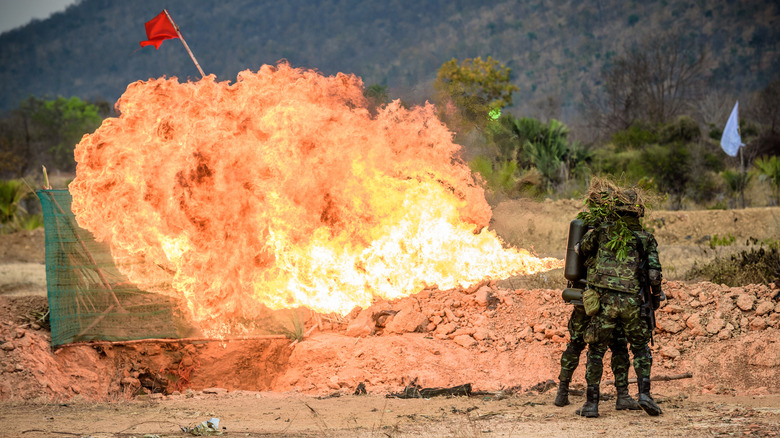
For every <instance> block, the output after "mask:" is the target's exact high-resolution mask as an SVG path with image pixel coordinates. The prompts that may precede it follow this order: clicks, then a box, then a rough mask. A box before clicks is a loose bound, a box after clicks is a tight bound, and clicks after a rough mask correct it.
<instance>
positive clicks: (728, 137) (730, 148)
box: [720, 101, 745, 157]
mask: <svg viewBox="0 0 780 438" xmlns="http://www.w3.org/2000/svg"><path fill="white" fill-rule="evenodd" d="M738 106H739V101H737V103H735V104H734V109H733V110H731V115H730V116H729V121H728V122H726V127H725V128H724V129H723V137H721V138H720V147H722V148H723V151H724V152H726V154H728V155H729V156H730V157H736V156H737V152H738V151H739V147H740V146H745V144H744V143H742V139H741V138H740V137H739V118H738V117H737V107H738Z"/></svg>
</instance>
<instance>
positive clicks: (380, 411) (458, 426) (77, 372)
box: [0, 201, 780, 437]
mask: <svg viewBox="0 0 780 438" xmlns="http://www.w3.org/2000/svg"><path fill="white" fill-rule="evenodd" d="M578 210H579V203H577V202H573V201H559V202H554V203H553V202H546V203H540V204H537V203H531V202H530V201H511V202H506V203H503V204H501V205H499V206H498V207H497V208H496V209H495V212H494V220H493V221H492V224H491V226H492V228H493V229H495V230H496V231H497V232H498V233H499V234H500V235H501V236H502V237H503V238H504V239H505V240H506V241H507V242H509V243H510V244H514V245H517V246H521V247H526V248H529V249H531V250H532V251H534V252H535V253H536V254H537V255H540V256H554V257H562V256H563V249H564V246H565V240H566V230H567V226H568V222H569V221H570V219H571V218H572V217H573V216H574V215H575V214H576V212H577V211H578ZM648 219H650V220H653V221H655V222H653V224H654V227H655V232H656V236H657V237H658V240H659V243H660V251H661V261H662V263H664V267H665V269H664V272H665V276H666V279H667V280H672V281H667V282H666V283H665V285H664V287H665V290H666V291H667V294H668V295H669V297H670V300H669V301H668V302H666V303H665V304H664V307H662V309H661V310H660V311H659V312H658V320H659V330H658V333H657V335H656V339H655V341H656V342H655V345H654V346H653V351H654V358H655V362H654V370H653V375H654V376H655V377H661V378H663V377H664V376H666V377H669V376H678V377H679V376H681V375H686V373H689V374H690V376H691V377H689V378H683V379H679V380H670V381H657V382H655V383H654V384H653V394H654V397H655V398H656V400H657V401H658V402H659V404H660V406H661V407H662V409H664V414H663V415H662V416H660V417H655V418H654V417H649V416H647V415H646V414H645V413H644V412H642V411H639V412H617V411H615V410H614V404H613V403H614V398H612V397H614V389H613V388H612V387H611V385H610V384H608V382H606V380H609V379H611V378H612V376H611V374H610V373H609V372H606V373H605V376H604V381H605V382H604V384H603V385H602V388H603V392H604V395H605V397H604V399H603V400H602V403H601V405H600V412H601V417H600V418H598V419H585V418H580V417H577V416H575V415H574V414H573V411H574V409H575V408H576V407H577V406H579V405H581V404H582V403H583V402H584V397H582V396H581V395H579V394H578V395H573V396H572V397H571V399H572V405H571V406H567V407H564V408H558V407H555V406H553V405H552V399H553V397H554V387H553V383H551V381H553V380H554V379H556V377H557V372H558V365H557V361H558V360H559V358H560V353H561V352H562V351H563V349H564V348H565V342H566V336H567V335H566V328H565V324H566V320H567V317H568V314H569V312H570V311H571V308H570V307H568V305H566V304H565V303H563V302H562V301H561V300H560V285H561V284H562V282H563V280H562V278H561V277H562V275H561V273H560V271H551V272H548V273H545V274H538V275H535V276H532V277H525V278H513V279H504V280H501V281H496V282H493V283H486V284H483V285H480V287H474V288H471V289H470V290H460V289H456V290H451V291H437V290H426V291H422V292H421V293H419V294H416V295H414V296H412V297H408V298H405V299H402V300H396V301H393V302H380V303H376V304H375V306H373V307H372V308H370V309H366V310H365V311H364V312H361V314H362V315H361V314H353V315H349V316H348V317H347V318H344V319H343V320H338V321H326V322H325V323H323V322H322V319H319V320H318V319H317V318H316V317H315V316H314V315H309V317H308V319H307V322H306V327H307V330H312V331H311V333H310V336H309V337H307V338H306V339H304V340H303V341H302V342H297V343H294V342H291V341H290V340H287V339H268V340H255V341H245V342H242V341H236V342H224V343H214V342H193V343H191V344H187V345H182V344H178V343H139V344H127V345H92V346H68V347H63V348H60V349H58V350H57V351H52V350H51V348H50V347H49V342H50V334H49V333H48V332H47V331H46V329H45V327H40V325H39V324H38V322H37V321H36V318H37V316H38V315H40V314H42V313H45V311H46V309H47V303H46V299H45V298H44V297H45V281H44V280H43V279H44V278H45V266H44V265H43V233H42V231H41V230H38V231H33V232H22V233H16V234H14V235H10V236H0V401H2V403H0V421H2V424H3V427H2V428H0V436H31V437H38V436H40V437H44V436H46V437H48V436H93V437H102V436H127V437H129V436H191V435H189V434H186V433H185V432H183V431H182V429H181V427H182V426H184V427H192V426H195V425H197V424H199V423H200V422H202V421H205V420H208V419H210V418H212V417H215V418H219V419H220V428H222V427H224V429H223V430H222V432H223V433H225V434H226V435H234V436H383V437H384V436H390V437H395V436H399V437H400V436H412V435H414V436H423V437H427V436H456V437H459V436H462V437H471V436H595V435H608V436H616V435H621V436H625V435H629V436H635V435H644V436H681V435H688V436H777V434H778V431H780V385H779V384H778V382H780V304H778V302H777V301H775V300H773V297H774V296H775V295H776V294H777V292H778V290H777V288H776V286H774V285H746V286H744V287H738V288H729V287H726V286H723V285H714V284H711V283H707V282H683V281H676V280H679V279H680V278H681V277H682V275H683V273H684V271H685V270H687V267H689V266H692V264H693V263H694V262H697V261H698V262H701V261H706V260H709V259H712V258H713V257H714V256H716V255H717V254H726V253H728V252H734V251H737V250H739V248H740V247H741V246H743V243H744V241H747V240H748V239H750V238H751V237H752V238H754V239H756V240H762V239H771V238H774V239H777V238H778V237H780V236H779V234H780V232H779V231H778V230H780V208H763V209H747V210H737V211H706V212H655V213H653V214H651V215H650V217H649V218H648ZM716 234H717V235H720V236H724V235H728V234H731V235H733V236H734V237H735V243H734V244H733V245H731V246H729V247H726V248H718V249H716V250H713V249H711V248H710V247H709V245H708V242H709V239H710V237H711V236H713V235H716ZM388 310H390V311H392V312H396V313H395V316H393V317H390V318H388V319H386V320H384V321H381V324H379V323H378V321H377V322H371V323H370V324H367V323H366V321H375V320H373V319H372V316H377V315H380V314H382V313H381V312H383V311H388ZM384 314H385V315H386V313H384ZM419 321H426V324H427V325H425V324H424V327H422V326H420V324H419ZM415 324H417V326H415ZM314 325H319V326H318V328H312V327H314ZM582 365H584V358H583V360H582V364H581V366H580V368H579V369H578V370H577V372H576V373H575V378H574V382H573V384H574V388H575V389H577V390H579V391H581V390H582V389H583V388H584V377H583V376H584V366H582ZM361 383H363V384H364V385H365V387H366V389H367V391H368V394H367V395H354V392H355V390H356V388H357V387H358V385H359V384H361ZM412 383H413V384H416V385H418V386H420V387H452V386H455V385H461V384H465V383H470V384H471V385H472V389H473V391H474V392H475V393H477V392H478V391H481V392H482V393H481V394H478V393H477V395H473V396H472V397H432V398H430V399H399V398H394V397H390V398H388V396H389V395H391V394H393V393H399V392H401V391H402V390H403V389H404V387H406V386H407V385H410V384H412ZM635 392H636V389H635V386H632V393H635Z"/></svg>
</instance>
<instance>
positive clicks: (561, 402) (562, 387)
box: [553, 380, 569, 407]
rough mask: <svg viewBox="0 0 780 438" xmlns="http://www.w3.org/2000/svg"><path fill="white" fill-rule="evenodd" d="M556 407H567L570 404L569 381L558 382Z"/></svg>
mask: <svg viewBox="0 0 780 438" xmlns="http://www.w3.org/2000/svg"><path fill="white" fill-rule="evenodd" d="M553 404H554V405H555V406H559V407H560V406H566V405H568V404H569V381H568V380H561V381H560V382H558V393H557V394H555V401H554V402H553Z"/></svg>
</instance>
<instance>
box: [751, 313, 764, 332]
mask: <svg viewBox="0 0 780 438" xmlns="http://www.w3.org/2000/svg"><path fill="white" fill-rule="evenodd" d="M766 326H767V323H766V320H765V319H764V318H762V317H760V316H756V317H755V318H753V319H752V320H751V321H750V325H749V327H750V330H764V329H765V328H766Z"/></svg>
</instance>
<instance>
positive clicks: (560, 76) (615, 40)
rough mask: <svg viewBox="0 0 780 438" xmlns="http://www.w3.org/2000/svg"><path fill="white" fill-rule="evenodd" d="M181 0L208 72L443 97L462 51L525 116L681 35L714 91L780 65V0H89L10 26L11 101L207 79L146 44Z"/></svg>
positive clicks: (175, 48)
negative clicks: (308, 75) (324, 79)
mask: <svg viewBox="0 0 780 438" xmlns="http://www.w3.org/2000/svg"><path fill="white" fill-rule="evenodd" d="M163 8H167V9H168V10H169V11H170V13H171V14H172V16H173V18H174V19H175V20H176V22H177V24H178V25H179V26H180V27H181V29H182V32H183V34H184V37H185V38H186V40H187V42H188V43H189V45H190V47H191V48H192V50H193V52H194V53H195V55H196V57H197V58H198V61H199V62H200V64H201V65H202V67H203V69H204V70H205V72H206V73H207V74H209V73H213V74H215V75H216V76H217V78H218V79H220V80H228V81H232V80H235V78H236V75H237V73H238V72H240V71H241V70H244V69H253V70H256V69H258V68H259V66H261V65H263V64H269V63H271V64H272V63H275V62H277V61H278V60H280V59H283V58H284V59H287V60H289V62H290V63H291V64H292V65H294V66H301V67H307V68H315V69H318V70H320V71H322V72H324V73H326V74H334V73H336V72H348V73H355V74H357V75H358V76H360V77H362V78H363V80H364V83H365V84H366V86H368V85H371V84H380V85H386V86H387V87H388V89H389V94H390V97H391V98H396V97H400V98H403V99H405V100H406V101H409V102H412V103H417V102H422V101H424V100H427V99H431V97H432V83H433V81H434V79H435V77H436V72H437V69H439V67H440V66H441V65H442V64H443V63H444V62H446V61H448V60H450V59H452V58H458V59H464V58H471V57H477V56H482V57H486V56H492V57H493V58H494V59H497V60H499V61H500V62H502V63H504V64H505V65H506V66H507V67H509V68H511V70H512V83H513V84H514V85H516V86H517V87H519V89H518V91H517V92H516V93H515V94H514V106H513V108H512V112H514V113H516V114H519V115H522V116H531V117H542V116H544V117H545V118H547V117H556V118H559V119H561V120H564V121H570V120H572V119H574V118H575V117H576V115H577V113H578V111H581V107H580V105H579V103H580V102H581V100H582V90H583V89H585V90H588V89H592V88H593V87H598V86H600V85H601V84H600V82H599V81H600V73H601V71H602V68H603V67H604V66H608V65H609V63H610V60H611V59H613V58H614V57H615V56H619V55H620V54H621V53H623V52H624V51H625V48H626V47H628V46H630V45H631V44H633V43H635V42H639V41H641V40H642V39H643V38H647V37H648V35H653V34H655V33H659V32H668V31H676V32H679V33H680V34H682V35H684V36H685V38H687V39H689V40H691V41H693V42H695V43H696V44H697V45H699V47H701V48H702V49H703V51H704V52H706V54H707V69H706V72H707V73H706V77H703V78H702V80H703V81H704V80H706V81H707V84H708V87H709V89H710V90H711V91H712V93H715V92H716V90H717V92H718V93H726V94H727V95H729V96H730V97H731V96H733V97H740V95H745V94H746V93H749V92H753V91H757V90H760V89H762V88H764V87H766V86H767V84H768V83H769V81H770V80H771V79H772V75H773V74H776V72H778V71H780V46H779V45H778V41H780V20H778V16H779V15H780V6H778V3H777V2H776V1H775V0H753V1H726V0H700V1H696V2H691V1H674V0H664V1H647V2H645V1H623V0H585V1H575V0H558V1H550V0H532V1H506V0H496V1H492V2H482V1H469V0H446V1H445V0H426V1H417V0H384V1H370V2H369V1H360V0H288V1H267V0H222V1H219V2H205V1H200V2H192V1H186V0H167V1H164V2H162V1H157V0H138V1H132V2H119V1H111V0H83V1H81V2H80V3H77V4H76V5H74V6H71V7H69V8H68V9H67V10H66V11H64V12H62V13H58V14H55V15H54V16H52V17H51V18H49V19H47V20H43V21H37V22H33V23H31V24H30V25H27V26H25V27H22V28H19V29H15V30H13V31H10V32H6V33H4V34H2V35H0V110H9V109H13V108H16V107H18V105H19V104H20V102H21V101H22V100H23V99H25V98H27V97H28V96H29V95H35V96H39V97H45V96H48V97H50V98H55V97H57V96H59V95H61V96H64V97H70V96H78V97H80V98H82V99H89V100H93V101H94V100H96V99H105V100H107V101H108V102H109V103H111V104H113V102H114V101H115V100H116V99H117V98H118V97H119V96H120V95H121V94H122V92H123V91H124V89H125V88H126V86H127V85H128V84H129V83H131V82H133V81H136V80H144V79H147V78H150V77H159V76H162V75H166V76H177V77H179V78H181V79H184V78H192V79H197V78H198V77H199V74H198V72H197V70H196V68H195V66H194V65H193V63H192V61H191V60H190V59H189V57H188V55H187V53H186V51H185V50H184V49H183V47H182V45H181V44H180V43H179V42H178V41H168V42H166V43H164V44H163V45H162V47H161V48H160V49H159V50H157V51H155V50H154V49H153V48H151V47H147V48H144V49H140V46H139V45H138V42H139V41H141V40H144V39H145V37H146V35H145V33H144V22H146V21H148V20H150V19H151V18H153V17H154V16H155V15H157V14H158V13H159V12H160V11H161V10H162V9H163Z"/></svg>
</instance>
